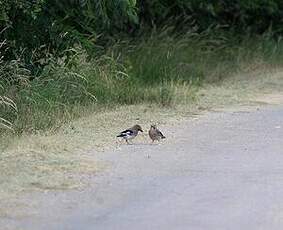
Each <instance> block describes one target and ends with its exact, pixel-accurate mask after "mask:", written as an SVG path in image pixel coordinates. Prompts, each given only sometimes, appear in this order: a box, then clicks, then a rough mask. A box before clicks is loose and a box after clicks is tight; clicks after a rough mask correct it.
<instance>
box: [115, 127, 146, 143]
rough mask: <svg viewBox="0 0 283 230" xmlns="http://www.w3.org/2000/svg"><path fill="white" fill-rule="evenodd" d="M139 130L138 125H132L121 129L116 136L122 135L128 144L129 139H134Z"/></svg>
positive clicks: (140, 130) (140, 129)
mask: <svg viewBox="0 0 283 230" xmlns="http://www.w3.org/2000/svg"><path fill="white" fill-rule="evenodd" d="M139 132H143V130H142V128H141V126H140V125H134V126H133V127H131V128H129V129H126V130H124V131H122V132H121V133H120V134H119V135H118V136H117V137H122V138H123V139H124V140H126V142H127V144H129V140H132V139H134V138H135V137H136V136H137V135H138V133H139Z"/></svg>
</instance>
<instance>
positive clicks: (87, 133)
mask: <svg viewBox="0 0 283 230" xmlns="http://www.w3.org/2000/svg"><path fill="white" fill-rule="evenodd" d="M172 87H174V86H172ZM282 89H283V72H282V71H281V70H273V71H268V70H265V71H264V72H261V73H257V72H253V74H239V75H236V76H234V77H232V78H230V79H227V80H225V81H224V82H223V83H221V84H218V85H207V86H205V87H203V88H202V89H201V90H200V91H199V92H198V93H197V97H196V98H194V97H193V95H196V94H195V93H192V94H191V92H193V91H194V90H195V89H193V88H189V87H188V86H185V85H182V86H178V87H177V86H176V88H175V89H174V92H175V96H174V98H175V100H176V101H175V103H174V104H175V105H174V106H173V107H169V108H166V107H158V106H154V105H149V104H144V105H132V106H120V107H117V108H111V109H105V110H104V111H102V110H101V111H99V112H93V111H91V109H90V108H88V109H87V110H86V109H85V111H84V110H83V109H82V108H80V110H81V112H83V113H85V116H83V117H82V118H80V119H79V120H76V121H73V122H72V123H70V124H68V125H65V126H64V127H62V128H60V129H59V130H57V131H56V132H54V131H50V132H44V133H39V134H36V135H26V136H21V137H19V138H17V137H13V138H11V137H6V138H3V139H2V140H1V141H0V143H1V142H2V143H1V146H2V147H3V146H5V145H4V144H3V143H6V146H8V147H7V148H5V150H4V149H2V153H1V158H0V185H1V186H0V203H1V200H4V199H7V198H11V197H12V196H17V195H18V194H19V193H21V192H24V191H31V190H46V189H69V188H76V187H80V186H82V184H83V182H82V180H80V179H79V177H80V176H81V175H83V174H86V173H91V174H93V173H95V172H96V171H97V170H100V169H101V167H103V166H101V165H97V164H96V162H95V159H94V157H93V155H92V154H90V153H91V152H92V153H93V152H103V151H104V150H105V149H109V148H110V149H113V148H115V147H117V146H118V145H120V144H121V143H120V142H119V141H117V139H116V138H115V135H116V134H117V133H118V132H119V131H120V130H121V129H124V128H127V127H128V126H131V125H133V124H135V123H139V124H141V125H142V126H143V127H145V129H147V128H148V126H149V124H151V123H157V124H162V125H173V124H174V123H176V122H179V121H182V120H183V119H187V117H188V116H190V115H192V114H195V113H201V112H203V111H207V110H210V109H214V108H219V107H220V108H221V107H227V106H228V105H229V106H231V105H253V104H258V103H259V102H257V101H259V100H258V98H259V96H260V95H263V94H271V93H273V94H277V95H280V94H281V93H282ZM184 98H188V100H187V101H186V100H184ZM181 99H182V102H183V103H179V102H180V100H181ZM189 102H190V103H189ZM144 135H146V134H144ZM141 138H143V137H142V136H141ZM140 141H147V140H146V139H140ZM0 211H1V210H0Z"/></svg>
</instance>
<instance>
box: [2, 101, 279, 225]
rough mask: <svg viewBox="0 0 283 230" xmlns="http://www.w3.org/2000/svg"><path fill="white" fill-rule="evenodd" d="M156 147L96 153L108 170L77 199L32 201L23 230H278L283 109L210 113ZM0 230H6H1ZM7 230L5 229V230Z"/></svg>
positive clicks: (69, 194) (53, 195)
mask: <svg viewBox="0 0 283 230" xmlns="http://www.w3.org/2000/svg"><path fill="white" fill-rule="evenodd" d="M160 129H161V130H162V131H163V132H164V134H165V135H166V136H167V139H165V141H163V142H162V143H161V144H159V145H151V144H149V140H146V139H143V138H139V139H138V140H135V141H134V143H135V144H133V145H121V146H120V148H119V149H117V150H115V151H109V152H106V153H95V152H93V155H94V157H96V158H97V159H98V160H99V161H100V162H101V163H102V164H104V165H105V169H104V170H103V172H102V173H99V174H98V175H96V176H95V177H93V178H91V179H90V182H91V184H90V186H88V188H87V189H84V190H80V191H66V192H48V193H46V194H38V195H35V196H33V197H30V198H31V201H30V202H31V203H32V202H36V208H35V209H34V212H33V213H32V214H31V215H26V216H22V217H21V218H10V219H8V218H6V219H5V218H4V219H2V220H1V221H0V226H1V224H2V226H9V227H10V228H11V229H12V228H15V229H24V230H45V229H46V230H47V229H48V230H127V229H129V230H155V229H162V230H207V229H209V230H222V229H223V230H234V229H235V230H239V229H241V230H261V229H262V230H277V229H278V230H282V229H283V199H282V198H283V107H282V106H270V107H261V108H259V109H255V108H253V109H242V110H239V109H237V110H235V111H232V110H231V111H226V112H211V113H208V114H205V115H202V116H200V117H199V118H198V119H188V120H187V121H184V122H181V123H180V124H178V125H176V126H175V127H162V126H161V127H160ZM1 229H3V228H1ZM7 229H9V228H7Z"/></svg>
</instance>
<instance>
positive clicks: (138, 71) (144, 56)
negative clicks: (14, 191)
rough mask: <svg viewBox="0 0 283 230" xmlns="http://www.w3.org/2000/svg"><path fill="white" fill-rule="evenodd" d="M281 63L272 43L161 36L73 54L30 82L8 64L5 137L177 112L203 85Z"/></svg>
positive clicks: (282, 48) (281, 51) (281, 50)
mask: <svg viewBox="0 0 283 230" xmlns="http://www.w3.org/2000/svg"><path fill="white" fill-rule="evenodd" d="M282 56H283V42H282V41H275V40H274V39H272V38H269V37H264V36H261V37H254V38H250V37H244V38H243V37H242V38H235V36H232V35H230V34H224V35H223V34H221V33H220V34H218V35H211V34H208V33H203V34H194V33H188V34H185V35H182V36H169V35H168V34H167V33H165V32H164V33H161V34H153V35H152V36H150V37H146V38H140V39H139V40H138V41H135V42H132V41H121V42H117V43H116V44H114V45H112V46H110V47H109V48H108V49H107V50H105V51H103V54H100V55H93V57H92V58H91V59H90V58H89V57H88V56H86V54H85V52H84V51H83V50H81V49H80V48H76V49H74V50H73V56H72V58H71V59H69V60H68V61H64V60H65V59H64V57H63V58H62V59H60V60H53V59H52V58H50V64H49V65H48V66H46V67H45V68H44V70H43V72H42V73H41V75H40V76H39V77H37V78H35V79H33V80H32V81H30V80H29V79H31V78H32V76H30V73H29V72H28V71H27V70H25V69H24V68H23V67H21V64H20V63H17V62H14V63H13V64H11V63H10V66H9V65H7V67H6V68H2V69H1V70H0V75H1V78H0V79H2V80H1V81H0V85H1V87H0V91H1V92H0V93H1V94H0V95H3V96H5V98H6V103H5V104H4V105H3V100H2V103H1V104H0V106H2V108H4V109H1V111H0V117H1V118H2V132H3V130H4V129H7V128H9V129H13V130H14V131H15V133H17V134H21V133H27V132H28V133H37V132H40V131H41V130H49V129H50V128H52V129H54V130H56V129H57V128H58V127H60V126H61V125H62V124H64V123H66V122H69V121H71V120H73V119H76V118H78V117H80V116H82V115H83V114H82V113H81V112H80V110H81V108H82V107H87V108H92V109H93V108H94V107H95V108H96V109H99V108H105V107H112V106H113V105H134V104H140V103H149V104H156V105H159V106H165V107H166V106H167V107H168V106H174V105H175V104H177V103H180V102H182V103H183V102H188V101H191V100H192V99H194V95H195V93H196V92H197V90H198V88H199V87H200V86H201V85H203V84H204V83H207V82H208V83H217V82H221V81H222V80H224V79H226V78H228V77H229V76H231V75H233V74H235V73H237V72H251V71H253V70H255V69H262V65H264V68H266V66H270V68H273V67H274V66H280V65H281V63H280V60H282ZM9 67H10V68H9ZM8 75H9V79H10V80H9V81H6V80H5V79H7V76H8ZM11 79H16V82H15V80H11ZM11 82H12V83H13V84H11ZM187 95H189V96H187ZM3 96H2V98H3ZM7 100H8V101H9V102H12V103H10V105H13V106H10V105H9V104H8V103H7ZM4 119H5V120H4ZM0 127H1V126H0Z"/></svg>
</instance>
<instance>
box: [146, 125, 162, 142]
mask: <svg viewBox="0 0 283 230" xmlns="http://www.w3.org/2000/svg"><path fill="white" fill-rule="evenodd" d="M148 135H149V137H150V139H151V140H152V143H153V142H154V141H160V139H164V138H165V136H164V135H163V134H162V133H161V132H160V130H159V129H158V128H156V125H151V126H150V130H149V131H148Z"/></svg>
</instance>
